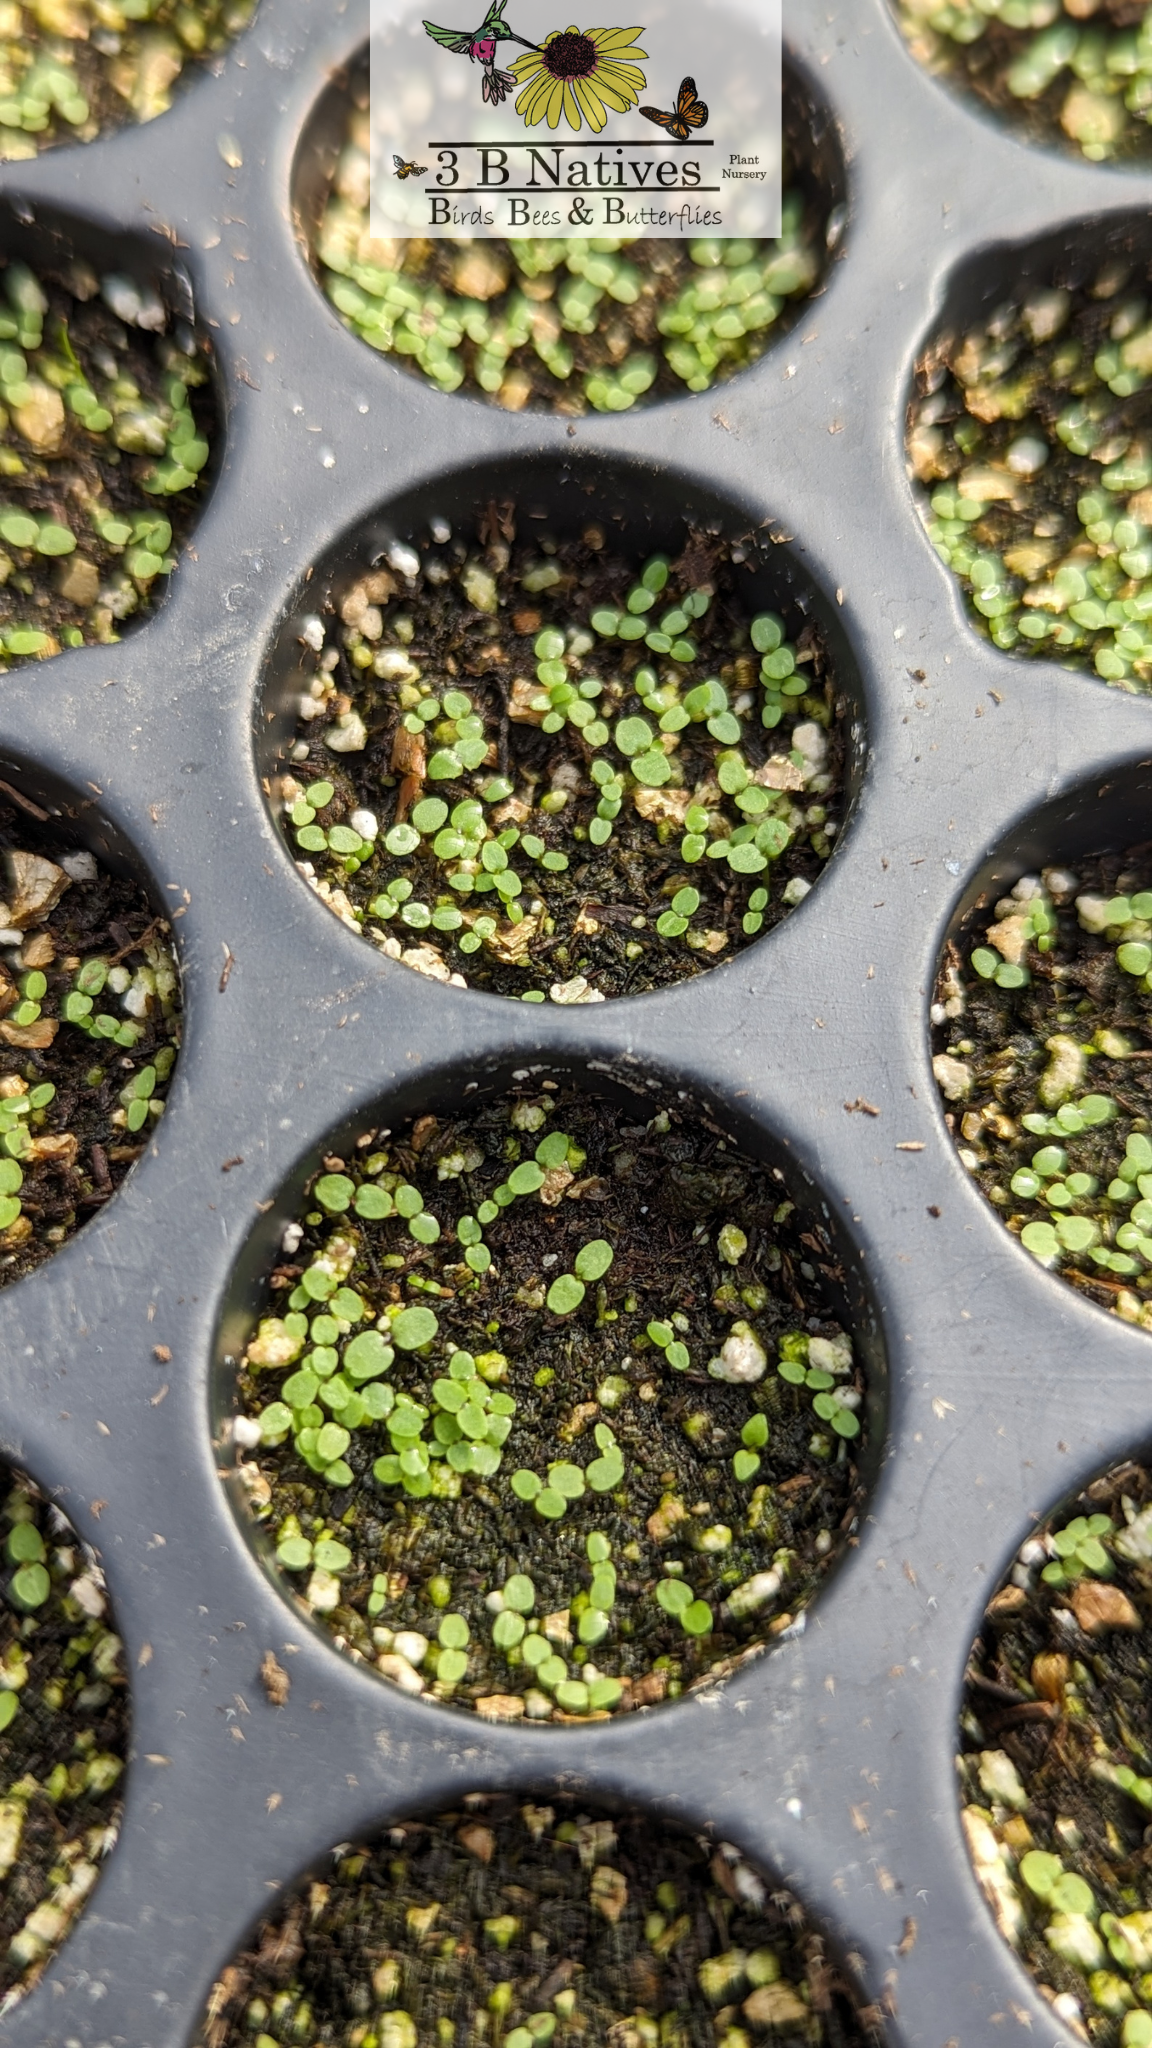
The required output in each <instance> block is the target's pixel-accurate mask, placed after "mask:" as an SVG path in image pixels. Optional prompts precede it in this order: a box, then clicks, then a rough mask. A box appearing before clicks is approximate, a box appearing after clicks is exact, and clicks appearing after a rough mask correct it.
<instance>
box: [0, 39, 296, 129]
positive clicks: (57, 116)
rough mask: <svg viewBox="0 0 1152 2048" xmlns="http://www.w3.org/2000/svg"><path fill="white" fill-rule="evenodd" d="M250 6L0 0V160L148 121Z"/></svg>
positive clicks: (165, 107)
mask: <svg viewBox="0 0 1152 2048" xmlns="http://www.w3.org/2000/svg"><path fill="white" fill-rule="evenodd" d="M254 8H255V0H143V4H141V0H125V4H124V5H122V6H121V5H117V4H115V0H111V4H110V0H25V4H23V5H22V4H21V0H0V161H4V160H7V161H8V162H11V161H12V160H13V159H14V158H26V157H34V156H39V154H40V151H41V150H42V149H53V148H55V147H56V146H57V145H58V144H60V143H64V142H94V141H95V139H96V137H97V136H98V135H106V134H108V133H109V132H110V131H111V130H112V129H114V128H121V127H123V126H124V124H125V123H126V122H132V121H154V120H155V118H156V116H157V114H165V113H167V111H168V108H169V107H170V106H171V104H172V93H173V89H174V87H175V86H176V85H177V82H178V80H179V79H180V76H181V73H182V72H183V71H184V70H185V69H186V68H187V67H190V68H191V69H192V70H193V71H195V69H196V67H197V66H198V65H199V64H201V63H203V62H205V61H208V60H210V59H212V58H214V57H217V56H218V54H219V52H220V51H221V50H222V49H223V48H224V47H225V45H226V44H227V43H228V42H230V41H231V39H232V37H233V36H235V35H238V34H239V33H240V30H241V29H242V28H246V27H247V25H248V23H249V21H250V20H251V19H252V14H253V11H254Z"/></svg>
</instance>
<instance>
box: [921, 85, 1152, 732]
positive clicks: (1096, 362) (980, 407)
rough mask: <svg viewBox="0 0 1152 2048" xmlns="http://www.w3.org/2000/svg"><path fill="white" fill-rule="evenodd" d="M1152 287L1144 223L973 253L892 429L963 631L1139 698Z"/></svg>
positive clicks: (1144, 663)
mask: <svg viewBox="0 0 1152 2048" xmlns="http://www.w3.org/2000/svg"><path fill="white" fill-rule="evenodd" d="M1149 47H1150V48H1152V44H1150V46H1149ZM1150 279H1152V261H1150V249H1149V241H1148V234H1147V224H1146V222H1145V223H1135V224H1133V223H1131V222H1121V223H1119V224H1117V223H1112V224H1111V225H1110V226H1109V227H1108V228H1107V229H1104V230H1102V229H1101V227H1100V225H1099V223H1094V224H1093V226H1092V229H1091V232H1090V233H1089V232H1087V231H1085V230H1076V231H1065V232H1064V233H1062V234H1061V235H1060V236H1059V237H1057V238H1054V239H1052V240H1051V241H1050V242H1048V243H1046V244H1044V245H1043V246H1042V247H1040V248H1037V249H1026V250H1020V249H1016V250H1013V251H1011V252H1010V254H1009V253H1008V252H1005V251H1003V250H1001V251H998V252H996V254H995V256H994V257H993V258H992V259H981V260H980V261H979V262H978V263H977V264H976V265H975V266H973V267H972V268H971V270H970V271H969V272H968V274H966V276H965V277H964V278H963V279H961V280H960V282H959V283H958V286H957V288H956V290H955V291H954V292H953V294H952V295H951V303H950V305H949V306H948V308H947V311H946V314H945V317H944V319H943V321H942V322H941V324H940V326H939V327H938V328H937V330H936V332H935V334H934V335H933V337H932V340H931V342H930V343H929V345H928V347H927V348H926V349H925V350H924V352H923V354H922V356H921V358H920V361H919V363H918V365H917V376H916V390H915V395H914V397H913V399H912V401H911V404H910V407H909V413H908V433H907V452H908V460H909V467H910V473H911V474H912V475H913V476H914V477H915V479H916V480H917V484H918V486H919V488H918V491H917V498H918V502H919V506H920V510H921V516H922V518H923V520H924V524H925V526H926V528H927V531H928V535H929V538H930V540H931V541H932V544H933V546H934V548H935V550H936V552H937V554H938V555H939V557H940V559H941V561H942V562H944V563H945V564H946V566H947V567H948V568H950V569H951V571H952V573H953V575H954V576H955V577H956V578H957V580H958V582H959V584H960V587H961V589H962V591H963V593H964V597H965V600H966V604H967V608H968V611H969V615H970V617H971V618H972V622H973V624H974V625H975V626H976V627H977V629H978V630H979V631H980V632H981V633H983V634H985V635H986V636H987V637H988V638H990V639H991V640H992V641H993V643H994V644H995V645H996V646H997V647H1000V648H1003V649H1005V650H1006V651H1009V652H1011V653H1013V654H1016V655H1023V656H1028V655H1031V656H1038V657H1039V658H1040V659H1041V660H1045V661H1055V662H1059V663H1060V664H1061V666H1062V667H1065V668H1079V669H1088V670H1093V669H1094V670H1095V672H1096V674H1097V675H1098V676H1101V677H1102V678H1103V679H1104V680H1105V682H1107V683H1109V684H1111V685H1112V687H1113V688H1115V689H1121V690H1127V691H1130V692H1147V691H1148V689H1149V688H1150V687H1152V437H1150V435H1149V431H1148V412H1147V394H1148V388H1149V384H1150V383H1152V284H1150Z"/></svg>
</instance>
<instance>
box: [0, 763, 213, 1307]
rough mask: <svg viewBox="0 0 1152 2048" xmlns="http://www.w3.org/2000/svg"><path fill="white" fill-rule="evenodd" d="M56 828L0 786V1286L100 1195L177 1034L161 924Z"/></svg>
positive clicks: (153, 1107)
mask: <svg viewBox="0 0 1152 2048" xmlns="http://www.w3.org/2000/svg"><path fill="white" fill-rule="evenodd" d="M33 811H34V812H35V817H32V816H29V812H33ZM61 836H63V835H62V834H60V833H58V832H57V830H56V829H55V828H54V826H53V824H52V822H51V820H50V818H49V816H48V814H47V813H46V812H44V811H41V810H40V809H39V807H38V806H33V805H32V803H31V801H30V799H29V798H27V797H24V796H20V797H19V798H17V797H16V796H15V794H14V792H13V791H12V790H11V789H9V787H8V786H7V785H5V784H0V891H2V894H3V901H0V1286H4V1285H6V1284H7V1283H8V1282H9V1281H11V1280H16V1279H19V1278H20V1276H21V1275H22V1274H24V1273H28V1272H31V1271H32V1270H33V1268H34V1267H36V1266H38V1265H40V1264H41V1263H42V1262H43V1260H44V1259H46V1258H48V1257H50V1256H51V1254H52V1252H54V1251H55V1250H56V1249H57V1247H58V1246H59V1245H61V1244H63V1243H64V1241H65V1239H66V1238H68V1237H70V1236H71V1235H72V1233H73V1231H74V1230H76V1229H77V1228H78V1226H79V1225H80V1224H81V1223H84V1222H86V1221H87V1219H88V1218H89V1217H90V1216H92V1215H94V1214H95V1212H96V1210H97V1209H98V1208H100V1207H101V1206H102V1204H103V1203H105V1202H106V1201H107V1200H108V1198H109V1196H110V1195H112V1194H113V1193H114V1191H115V1189H116V1188H117V1187H118V1185H119V1183H120V1182H121V1181H122V1180H123V1178H124V1176H125V1174H126V1173H127V1172H128V1170H129V1168H130V1167H131V1165H132V1164H133V1162H134V1161H135V1160H136V1159H137V1158H138V1157H139V1156H140V1154H141V1153H142V1152H143V1150H144V1148H145V1146H146V1144H147V1142H148V1138H149V1135H150V1133H151V1132H152V1130H153V1129H154V1128H155V1125H156V1122H157V1119H158V1118H159V1116H160V1115H161V1112H162V1110H163V1107H164V1097H165V1095H166V1093H167V1088H168V1081H169V1077H170V1075H171V1073H172V1068H173V1066H174V1064H175V1060H176V1048H177V1044H178V1042H179V1031H180V985H179V979H178V975H177V969H176V963H175V960H174V958H173V955H172V950H171V944H170V938H169V927H168V925H167V924H166V923H165V922H164V920H163V919H161V918H157V917H155V916H153V914H152V911H151V909H150V907H149V905H148V901H147V898H146V897H145V895H144V893H143V891H142V890H141V889H140V888H139V887H138V886H137V884H136V883H135V882H132V881H129V880H127V879H125V878H122V877H119V876H114V875H112V874H111V873H109V872H108V870H107V869H105V868H102V867H100V866H98V864H97V862H96V861H95V859H94V858H93V856H92V855H91V854H90V853H88V852H86V851H84V850H83V849H75V848H74V849H72V850H68V851H61V850H60V838H61Z"/></svg>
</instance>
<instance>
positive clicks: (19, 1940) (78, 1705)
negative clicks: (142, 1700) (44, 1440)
mask: <svg viewBox="0 0 1152 2048" xmlns="http://www.w3.org/2000/svg"><path fill="white" fill-rule="evenodd" d="M127 1748H128V1688H127V1684H126V1681H125V1677H124V1669H123V1645H122V1643H121V1641H120V1638H119V1636H118V1635H116V1634H115V1633H114V1631H113V1627H112V1622H111V1617H110V1615H109V1612H108V1600H107V1595H106V1593H105V1590H104V1576H103V1573H102V1572H101V1570H100V1567H99V1565H98V1564H97V1562H96V1557H95V1554H94V1553H93V1552H92V1551H91V1550H89V1549H88V1546H87V1545H86V1544H84V1543H81V1541H80V1539H79V1537H78V1536H77V1534H76V1531H75V1530H74V1529H73V1527H72V1525H71V1523H70V1522H69V1521H67V1519H66V1518H65V1516H64V1515H62V1514H61V1513H60V1510H59V1509H58V1508H56V1507H53V1506H52V1504H51V1503H50V1502H49V1501H48V1500H47V1499H46V1498H45V1497H44V1495H43V1494H42V1493H40V1492H39V1491H38V1489H37V1488H36V1486H35V1485H34V1484H33V1482H32V1481H31V1480H30V1479H28V1478H26V1477H25V1475H24V1474H23V1473H22V1472H17V1471H14V1470H13V1469H12V1468H11V1467H10V1466H8V1465H4V1464H0V2018H3V2015H4V2014H5V2013H7V2012H9V2011H10V2010H11V2008H12V2007H13V2006H14V2005H17V2004H18V2003H19V2001H20V2000H21V1999H22V1998H23V1997H24V1995H25V1993H26V1992H28V1991H30V1990H31V1988H32V1986H33V1985H34V1984H35V1983H36V1981H37V1979H38V1978H39V1977H40V1975H41V1974H42V1972H43V1970H44V1967H45V1965H46V1964H47V1962H48V1961H49V1959H50V1958H51V1957H52V1956H53V1955H54V1954H55V1952H56V1950H57V1949H58V1948H59V1946H60V1943H61V1942H62V1941H63V1939H64V1937H65V1935H66V1934H67V1932H68V1930H69V1928H70V1927H71V1925H72V1923H73V1921H74V1920H75V1919H76V1916H77V1914H78V1913H79V1912H80V1911H81V1909H82V1907H83V1906H84V1903H85V1901H86V1900H87V1898H88V1897H89V1894H90V1893H91V1891H92V1887H93V1886H94V1884H95V1883H96V1880H97V1878H98V1876H99V1874H100V1866H101V1864H102V1862H103V1860H104V1858H105V1857H106V1856H107V1855H108V1854H109V1853H110V1851H111V1850H112V1848H113V1847H114V1845H115V1842H116V1836H117V1833H118V1831H119V1827H120V1792H121V1789H122V1787H121V1778H122V1775H123V1771H124V1763H125V1759H126V1755H127Z"/></svg>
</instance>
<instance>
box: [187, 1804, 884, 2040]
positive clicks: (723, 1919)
mask: <svg viewBox="0 0 1152 2048" xmlns="http://www.w3.org/2000/svg"><path fill="white" fill-rule="evenodd" d="M324 1875H325V1881H324V1883H323V1885H314V1886H313V1887H312V1889H311V1892H310V1893H309V1892H307V1890H304V1891H299V1892H295V1893H293V1894H291V1895H290V1896H289V1897H288V1898H287V1899H286V1900H285V1901H284V1903H283V1904H282V1905H280V1906H279V1907H278V1908H277V1911H276V1913H275V1916H274V1917H273V1918H272V1919H270V1920H267V1921H265V1922H263V1923H262V1924H261V1926H260V1927H258V1928H257V1929H256V1931H255V1933H254V1935H253V1937H252V1941H251V1945H250V1946H249V1947H248V1948H247V1949H245V1950H244V1951H243V1952H242V1953H241V1954H240V1955H238V1956H236V1957H235V1958H234V1960H233V1962H232V1963H231V1964H230V1966H229V1969H228V1971H227V1973H226V1975H225V1976H223V1977H222V1978H221V1979H220V1982H219V1983H218V1984H217V1985H216V1986H215V1987H214V1989H213V1992H212V1998H211V2003H210V2008H209V2010H210V2012H211V2013H212V2015H213V2017H212V2018H211V2019H210V2020H205V2021H204V2022H202V2024H201V2029H200V2031H199V2032H198V2033H197V2035H196V2043H197V2048H241V2044H243V2048H249V2044H251V2043H253V2042H257V2043H260V2044H265V2043H268V2044H270V2043H273V2042H277V2041H281V2040H287V2041H300V2042H305V2041H306V2042H308V2043H317V2044H323V2048H368V2044H369V2043H372V2044H374V2048H417V2044H418V2043H419V2044H420V2048H424V2044H425V2043H428V2044H429V2048H452V2044H454V2043H459V2042H463V2041H476V2040H480V2041H482V2040H485V2039H490V2038H492V2037H493V2034H494V2033H496V2034H497V2038H499V2039H500V2040H501V2041H502V2042H503V2044H504V2048H537V2044H547V2043H548V2042H552V2041H554V2042H555V2043H556V2044H557V2048H560V2044H561V2043H563V2042H569V2041H577V2040H580V2041H590V2042H597V2043H600V2042H613V2043H615V2042H621V2043H632V2042H636V2043H648V2042H656V2041H657V2040H658V2041H659V2042H660V2043H662V2044H664V2048H696V2044H697V2043H705V2042H707V2043H712V2042H718V2043H726V2044H727V2048H737V2043H743V2042H745V2041H747V2040H749V2039H750V2038H752V2037H755V2038H756V2039H761V2038H764V2037H765V2035H767V2038H769V2039H772V2040H776V2039H784V2038H787V2039H789V2040H794V2041H797V2042H799V2041H803V2042H805V2043H807V2044H811V2048H864V2043H865V2042H866V2041H868V2042H871V2041H873V2040H875V2039H876V2035H875V2033H874V2032H872V2031H871V2030H870V2029H869V2027H868V2025H867V2017H868V2016H867V2015H866V2014H865V2013H858V2012H857V2010H856V2007H855V2003H854V1996H853V1992H852V1990H851V1989H850V1987H849V1985H848V1983H847V1981H846V1980H845V1978H843V1977H842V1976H841V1975H840V1973H839V1971H838V1970H837V1968H836V1966H835V1964H834V1963H833V1962H832V1960H831V1959H830V1957H829V1956H828V1953H827V1950H826V1947H825V1944H824V1942H823V1940H822V1939H821V1937H820V1936H819V1935H816V1934H814V1933H813V1932H812V1931H811V1930H810V1929H809V1928H808V1927H807V1926H806V1923H805V1916H804V1911H803V1908H802V1907H801V1906H800V1905H799V1904H798V1902H797V1901H796V1900H795V1899H794V1898H792V1897H791V1896H790V1895H789V1894H788V1892H786V1891H783V1890H781V1888H780V1887H779V1885H778V1884H776V1883H775V1882H774V1883H772V1884H771V1885H768V1884H766V1883H765V1881H764V1879H763V1878H762V1877H761V1876H760V1875H759V1873H758V1872H757V1871H755V1870H754V1869H753V1868H752V1866H751V1865H750V1864H748V1863H747V1862H745V1861H744V1859H743V1858H742V1857H741V1856H740V1854H739V1852H738V1850H736V1849H735V1848H732V1847H730V1846H729V1845H728V1844H725V1845H724V1846H722V1847H721V1848H720V1849H718V1850H717V1851H715V1852H714V1853H713V1854H712V1856H711V1861H710V1860H709V1850H708V1849H707V1848H705V1847H703V1846H701V1844H699V1843H698V1842H696V1841H694V1840H691V1839H689V1838H688V1837H687V1836H685V1835H681V1834H677V1833H673V1832H672V1831H671V1830H669V1829H664V1828H661V1827H659V1826H658V1825H656V1824H655V1823H653V1822H651V1821H647V1820H644V1819H642V1818H640V1817H638V1816H635V1815H630V1814H628V1815H619V1814H617V1815H613V1816H612V1817H611V1818H609V1817H608V1816H606V1815H603V1814H600V1813H597V1812H595V1811H592V1810H589V1809H588V1808H586V1807H584V1806H581V1805H579V1804H577V1802H575V1801H574V1800H570V1799H562V1798H554V1799H552V1800H551V1801H550V1803H549V1804H548V1805H542V1804H541V1805H534V1804H532V1803H531V1802H526V1803H524V1804H518V1803H517V1801H516V1800H515V1799H514V1798H510V1797H498V1798H486V1797H483V1796H477V1795H473V1796H472V1797H470V1798H468V1799H466V1800H465V1801H464V1803H463V1804H462V1806H461V1807H460V1809H459V1810H458V1811H456V1812H453V1813H442V1814H438V1815H437V1816H436V1817H435V1818H434V1819H431V1820H427V1821H405V1822H404V1823H403V1824H402V1825H400V1826H399V1827H396V1828H393V1829H391V1830H390V1831H389V1833H388V1835H387V1836H386V1837H385V1838H384V1840H383V1841H382V1842H379V1843H375V1844H371V1843H370V1844H365V1845H363V1846H356V1847H351V1848H347V1847H346V1848H344V1849H342V1850H340V1851H339V1852H338V1855H337V1860H336V1863H335V1867H334V1868H333V1866H332V1865H331V1863H330V1864H329V1865H328V1866H327V1868H326V1870H325V1874H324ZM279 1957H283V1958H284V1959H285V1961H284V1963H283V1965H280V1964H279V1963H277V1962H274V1961H273V1960H272V1959H273V1958H279ZM352 2015H355V2016H356V2017H355V2018H353V2017H352ZM497 2030H498V2033H497Z"/></svg>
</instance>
